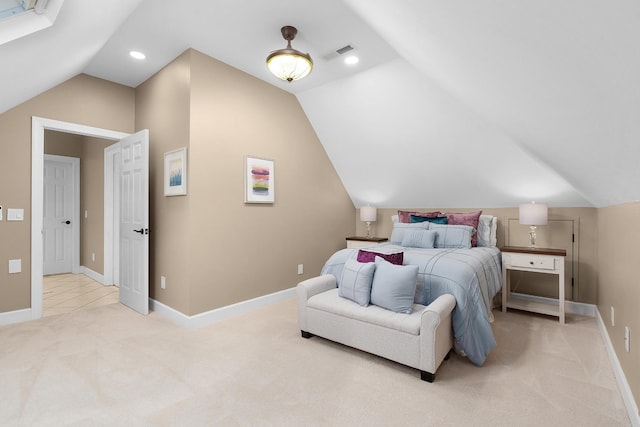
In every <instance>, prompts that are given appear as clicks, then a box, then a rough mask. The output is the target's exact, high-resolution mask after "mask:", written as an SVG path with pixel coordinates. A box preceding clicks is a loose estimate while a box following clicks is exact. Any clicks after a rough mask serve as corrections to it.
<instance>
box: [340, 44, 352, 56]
mask: <svg viewBox="0 0 640 427" xmlns="http://www.w3.org/2000/svg"><path fill="white" fill-rule="evenodd" d="M352 50H353V46H351V45H350V44H348V45H346V46H345V47H341V48H340V49H337V50H336V52H337V53H338V54H339V55H344V54H345V53H347V52H350V51H352Z"/></svg>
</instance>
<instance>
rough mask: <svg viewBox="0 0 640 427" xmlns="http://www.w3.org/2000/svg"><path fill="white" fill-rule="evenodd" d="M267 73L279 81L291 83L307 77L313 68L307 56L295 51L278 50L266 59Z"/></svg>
mask: <svg viewBox="0 0 640 427" xmlns="http://www.w3.org/2000/svg"><path fill="white" fill-rule="evenodd" d="M267 67H268V68H269V71H271V73H272V74H273V75H274V76H276V77H277V78H279V79H281V80H286V81H288V82H292V81H294V80H300V79H301V78H303V77H305V76H307V74H309V73H310V72H311V68H313V62H311V58H310V57H309V55H306V54H304V53H301V52H298V51H297V50H295V49H280V50H276V51H275V52H273V53H272V54H271V55H269V57H268V58H267Z"/></svg>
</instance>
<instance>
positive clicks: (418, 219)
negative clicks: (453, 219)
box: [411, 215, 447, 224]
mask: <svg viewBox="0 0 640 427" xmlns="http://www.w3.org/2000/svg"><path fill="white" fill-rule="evenodd" d="M416 222H430V223H432V224H446V223H447V217H446V216H438V217H428V216H417V215H411V223H412V224H413V223H416Z"/></svg>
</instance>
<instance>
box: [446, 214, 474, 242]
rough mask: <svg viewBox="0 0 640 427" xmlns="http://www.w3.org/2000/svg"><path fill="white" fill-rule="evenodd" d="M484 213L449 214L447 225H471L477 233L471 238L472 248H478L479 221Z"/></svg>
mask: <svg viewBox="0 0 640 427" xmlns="http://www.w3.org/2000/svg"><path fill="white" fill-rule="evenodd" d="M480 215H482V211H477V212H470V213H447V214H446V216H447V224H449V225H470V226H471V227H473V228H475V229H476V231H475V232H474V233H473V235H472V236H471V247H472V248H473V247H476V246H478V221H480Z"/></svg>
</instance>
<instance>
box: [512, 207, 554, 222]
mask: <svg viewBox="0 0 640 427" xmlns="http://www.w3.org/2000/svg"><path fill="white" fill-rule="evenodd" d="M548 210H549V208H548V207H547V205H546V204H544V203H536V202H531V203H523V204H521V205H520V215H519V216H520V224H523V225H545V224H546V223H547V212H548Z"/></svg>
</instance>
